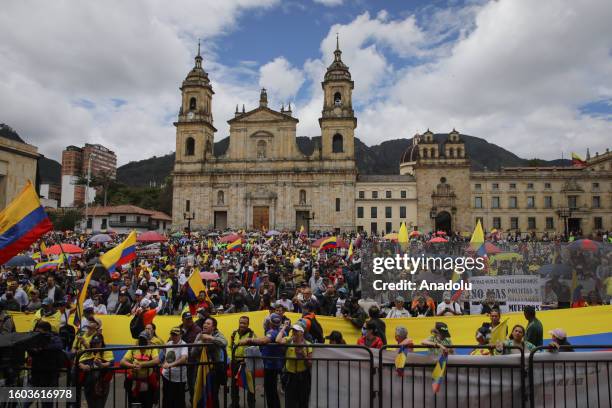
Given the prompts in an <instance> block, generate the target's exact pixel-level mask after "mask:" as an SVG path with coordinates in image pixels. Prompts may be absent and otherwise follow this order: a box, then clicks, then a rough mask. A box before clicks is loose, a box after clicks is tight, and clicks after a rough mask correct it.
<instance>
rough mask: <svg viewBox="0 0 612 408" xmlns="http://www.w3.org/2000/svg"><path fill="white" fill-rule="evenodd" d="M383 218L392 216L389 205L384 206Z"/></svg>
mask: <svg viewBox="0 0 612 408" xmlns="http://www.w3.org/2000/svg"><path fill="white" fill-rule="evenodd" d="M385 218H393V209H392V208H391V207H385Z"/></svg>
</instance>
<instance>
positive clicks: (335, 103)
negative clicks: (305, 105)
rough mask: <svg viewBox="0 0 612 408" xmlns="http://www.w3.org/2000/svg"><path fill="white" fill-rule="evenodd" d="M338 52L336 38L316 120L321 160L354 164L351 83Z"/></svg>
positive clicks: (353, 113) (352, 83) (352, 84)
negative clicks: (346, 161)
mask: <svg viewBox="0 0 612 408" xmlns="http://www.w3.org/2000/svg"><path fill="white" fill-rule="evenodd" d="M341 55H342V51H340V45H339V41H338V37H337V36H336V50H335V51H334V61H333V62H332V63H331V65H330V66H329V67H328V68H327V72H326V73H325V78H324V80H323V82H322V83H321V86H322V87H323V95H324V96H323V111H322V112H321V118H320V119H319V125H320V126H321V147H322V156H323V159H327V160H329V159H332V160H338V159H345V160H355V128H356V127H357V118H355V112H354V111H353V101H352V93H353V88H354V85H355V84H354V82H353V81H352V80H351V73H350V72H349V68H348V67H347V66H346V64H344V62H342V58H341Z"/></svg>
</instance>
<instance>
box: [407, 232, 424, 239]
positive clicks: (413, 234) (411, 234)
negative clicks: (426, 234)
mask: <svg viewBox="0 0 612 408" xmlns="http://www.w3.org/2000/svg"><path fill="white" fill-rule="evenodd" d="M419 235H421V231H412V232H410V234H408V236H409V237H410V238H412V237H418V236H419Z"/></svg>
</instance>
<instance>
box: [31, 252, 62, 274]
mask: <svg viewBox="0 0 612 408" xmlns="http://www.w3.org/2000/svg"><path fill="white" fill-rule="evenodd" d="M63 263H64V255H63V254H62V255H60V257H59V258H58V259H56V260H54V261H47V262H39V263H37V264H36V266H35V267H34V270H35V271H36V272H38V273H44V272H48V271H52V270H54V269H57V268H59V266H60V265H61V264H63Z"/></svg>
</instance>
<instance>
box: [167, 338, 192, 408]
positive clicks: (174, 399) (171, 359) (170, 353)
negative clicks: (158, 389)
mask: <svg viewBox="0 0 612 408" xmlns="http://www.w3.org/2000/svg"><path fill="white" fill-rule="evenodd" d="M181 334H182V333H181V328H180V327H173V328H172V329H170V341H168V343H166V344H167V345H168V346H172V347H169V348H166V349H164V351H165V358H164V363H163V364H162V379H163V385H164V388H163V391H164V392H163V400H162V408H175V407H176V408H185V384H186V383H187V366H186V365H185V364H186V363H187V360H188V358H189V349H188V348H187V347H181V346H184V345H185V342H184V341H183V340H182V339H181Z"/></svg>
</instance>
